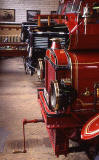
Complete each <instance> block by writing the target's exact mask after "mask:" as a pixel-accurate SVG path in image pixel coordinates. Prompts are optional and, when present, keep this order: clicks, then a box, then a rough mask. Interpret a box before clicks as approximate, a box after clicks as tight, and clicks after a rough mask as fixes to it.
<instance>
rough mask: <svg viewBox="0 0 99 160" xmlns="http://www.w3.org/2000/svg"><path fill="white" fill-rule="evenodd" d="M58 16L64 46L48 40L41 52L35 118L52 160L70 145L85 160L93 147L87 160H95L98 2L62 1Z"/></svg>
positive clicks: (98, 111) (98, 97) (98, 94)
mask: <svg viewBox="0 0 99 160" xmlns="http://www.w3.org/2000/svg"><path fill="white" fill-rule="evenodd" d="M58 14H62V15H65V18H64V20H62V21H61V23H63V24H65V25H66V26H67V28H68V31H67V33H66V34H67V35H69V38H68V40H67V41H68V42H69V43H68V47H67V49H66V48H64V47H62V46H61V39H60V38H56V37H55V38H52V46H51V47H50V48H48V49H47V51H46V55H45V88H39V89H38V99H39V102H40V106H41V113H42V116H43V119H44V122H45V124H46V128H47V130H48V134H49V137H50V141H51V144H52V147H53V150H54V152H55V154H56V155H57V156H59V155H61V154H63V155H67V153H68V152H69V151H70V149H69V139H71V140H74V141H77V142H78V143H79V144H80V146H83V147H82V148H83V149H85V148H84V147H85V146H87V147H86V148H87V149H85V150H87V153H88V154H89V156H90V155H91V154H90V148H91V147H93V150H94V154H93V155H91V156H90V159H95V158H96V155H97V152H98V151H99V150H97V148H98V149H99V0H66V1H65V2H62V3H60V6H59V9H58ZM56 22H57V23H59V21H58V20H57V19H56ZM24 123H27V122H26V121H25V122H24ZM83 144H84V145H83ZM85 144H86V145H85Z"/></svg>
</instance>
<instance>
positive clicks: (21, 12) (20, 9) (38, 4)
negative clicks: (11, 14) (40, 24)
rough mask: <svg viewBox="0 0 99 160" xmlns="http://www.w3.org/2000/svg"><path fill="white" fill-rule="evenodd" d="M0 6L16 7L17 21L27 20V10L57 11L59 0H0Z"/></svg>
mask: <svg viewBox="0 0 99 160" xmlns="http://www.w3.org/2000/svg"><path fill="white" fill-rule="evenodd" d="M0 8H3V9H15V22H17V23H21V22H25V21H27V12H26V11H27V10H41V14H50V11H56V10H57V8H58V0H0Z"/></svg>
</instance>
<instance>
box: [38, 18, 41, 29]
mask: <svg viewBox="0 0 99 160" xmlns="http://www.w3.org/2000/svg"><path fill="white" fill-rule="evenodd" d="M38 26H39V27H40V26H41V16H40V15H38Z"/></svg>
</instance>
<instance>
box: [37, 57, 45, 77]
mask: <svg viewBox="0 0 99 160" xmlns="http://www.w3.org/2000/svg"><path fill="white" fill-rule="evenodd" d="M37 75H38V78H39V79H40V80H43V78H44V66H43V59H41V58H39V59H38V68H37Z"/></svg>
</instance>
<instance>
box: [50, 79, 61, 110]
mask: <svg viewBox="0 0 99 160" xmlns="http://www.w3.org/2000/svg"><path fill="white" fill-rule="evenodd" d="M50 107H51V109H52V110H53V111H57V110H58V109H59V85H58V82H57V81H52V82H51V93H50Z"/></svg>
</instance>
